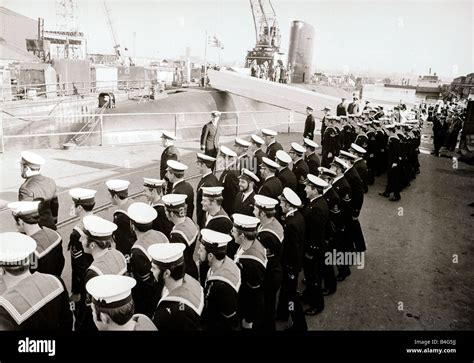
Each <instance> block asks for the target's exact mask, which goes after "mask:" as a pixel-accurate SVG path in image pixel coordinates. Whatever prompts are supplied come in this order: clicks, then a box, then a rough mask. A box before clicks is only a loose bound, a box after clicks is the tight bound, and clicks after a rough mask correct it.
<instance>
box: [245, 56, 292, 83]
mask: <svg viewBox="0 0 474 363" xmlns="http://www.w3.org/2000/svg"><path fill="white" fill-rule="evenodd" d="M250 75H251V76H252V77H256V78H261V79H266V80H269V81H272V82H277V83H291V64H288V67H287V68H285V66H284V65H283V63H282V62H277V63H276V64H275V66H272V65H271V64H269V63H268V61H264V62H263V63H261V64H260V65H259V64H258V63H257V61H256V60H253V61H252V62H251V63H250Z"/></svg>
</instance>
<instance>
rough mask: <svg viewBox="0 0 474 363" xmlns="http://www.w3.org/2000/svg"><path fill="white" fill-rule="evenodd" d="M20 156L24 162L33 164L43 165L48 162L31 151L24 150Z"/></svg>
mask: <svg viewBox="0 0 474 363" xmlns="http://www.w3.org/2000/svg"><path fill="white" fill-rule="evenodd" d="M20 156H21V162H22V164H28V165H31V166H41V165H44V164H45V163H46V160H44V158H43V157H41V156H39V155H38V154H35V153H34V152H31V151H22V152H21V154H20Z"/></svg>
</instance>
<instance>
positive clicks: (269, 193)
mask: <svg viewBox="0 0 474 363" xmlns="http://www.w3.org/2000/svg"><path fill="white" fill-rule="evenodd" d="M282 192H283V186H282V185H281V181H280V179H278V178H277V177H276V176H274V175H271V176H269V177H268V178H267V179H265V180H264V181H263V183H262V185H261V186H260V188H259V189H258V193H257V194H261V195H264V196H266V197H269V198H273V199H276V200H278V197H279V196H280V195H281V193H282Z"/></svg>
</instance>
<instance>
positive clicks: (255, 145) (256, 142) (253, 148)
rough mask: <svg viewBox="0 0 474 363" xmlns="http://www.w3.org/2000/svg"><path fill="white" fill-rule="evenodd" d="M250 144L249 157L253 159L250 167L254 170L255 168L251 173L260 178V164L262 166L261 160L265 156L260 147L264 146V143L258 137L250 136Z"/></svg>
mask: <svg viewBox="0 0 474 363" xmlns="http://www.w3.org/2000/svg"><path fill="white" fill-rule="evenodd" d="M250 144H251V145H250V152H251V153H252V154H251V156H252V157H253V159H254V160H253V163H252V165H253V166H254V168H256V169H253V170H251V171H252V172H253V173H254V174H255V175H257V176H258V177H259V178H261V177H262V176H261V174H260V164H262V158H263V157H264V156H266V155H267V154H265V152H264V151H263V150H262V146H263V145H264V144H265V141H264V140H263V139H262V138H261V137H260V136H258V135H254V134H252V136H251V137H250Z"/></svg>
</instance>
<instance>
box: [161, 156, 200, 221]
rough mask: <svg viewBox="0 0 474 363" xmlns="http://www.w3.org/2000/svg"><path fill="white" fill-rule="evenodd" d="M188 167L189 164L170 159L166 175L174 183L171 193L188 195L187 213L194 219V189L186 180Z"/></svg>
mask: <svg viewBox="0 0 474 363" xmlns="http://www.w3.org/2000/svg"><path fill="white" fill-rule="evenodd" d="M187 169H188V167H187V165H184V164H183V163H180V162H179V161H175V160H169V161H168V168H167V173H166V175H167V176H168V180H169V181H170V182H171V183H172V187H171V188H170V193H169V194H184V195H186V205H187V207H188V209H187V211H186V215H187V216H188V217H189V218H191V219H192V218H193V213H194V190H193V187H192V186H191V184H189V183H188V182H187V181H186V180H184V172H185V170H187Z"/></svg>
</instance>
